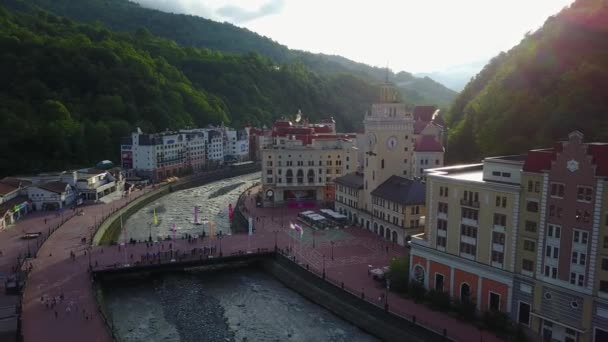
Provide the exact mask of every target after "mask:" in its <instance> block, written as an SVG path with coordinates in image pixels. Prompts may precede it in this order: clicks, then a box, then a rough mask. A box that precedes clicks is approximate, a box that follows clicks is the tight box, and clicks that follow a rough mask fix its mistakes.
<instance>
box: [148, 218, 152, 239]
mask: <svg viewBox="0 0 608 342" xmlns="http://www.w3.org/2000/svg"><path fill="white" fill-rule="evenodd" d="M148 231H149V235H148V242H152V222H148Z"/></svg>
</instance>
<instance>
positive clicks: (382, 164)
mask: <svg viewBox="0 0 608 342" xmlns="http://www.w3.org/2000/svg"><path fill="white" fill-rule="evenodd" d="M380 167H381V168H383V169H384V159H382V160H381V161H380Z"/></svg>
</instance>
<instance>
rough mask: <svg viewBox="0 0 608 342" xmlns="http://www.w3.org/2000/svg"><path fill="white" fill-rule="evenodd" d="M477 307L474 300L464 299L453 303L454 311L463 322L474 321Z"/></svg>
mask: <svg viewBox="0 0 608 342" xmlns="http://www.w3.org/2000/svg"><path fill="white" fill-rule="evenodd" d="M476 310H477V305H476V304H475V301H474V300H471V299H465V300H463V301H460V300H457V301H454V311H456V313H457V314H458V315H459V316H460V317H462V318H463V319H465V320H473V319H475V313H476Z"/></svg>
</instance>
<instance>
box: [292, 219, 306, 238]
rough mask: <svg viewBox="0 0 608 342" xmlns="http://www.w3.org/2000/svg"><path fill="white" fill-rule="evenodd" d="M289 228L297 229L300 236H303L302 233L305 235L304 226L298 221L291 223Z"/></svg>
mask: <svg viewBox="0 0 608 342" xmlns="http://www.w3.org/2000/svg"><path fill="white" fill-rule="evenodd" d="M289 228H291V229H293V230H295V231H296V232H298V233H300V237H302V235H304V229H303V228H302V226H300V225H299V224H297V223H292V222H290V223H289Z"/></svg>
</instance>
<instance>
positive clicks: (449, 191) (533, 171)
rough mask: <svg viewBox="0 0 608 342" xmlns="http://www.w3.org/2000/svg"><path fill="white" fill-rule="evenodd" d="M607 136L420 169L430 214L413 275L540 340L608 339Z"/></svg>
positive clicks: (572, 138)
mask: <svg viewBox="0 0 608 342" xmlns="http://www.w3.org/2000/svg"><path fill="white" fill-rule="evenodd" d="M607 176H608V144H606V143H584V142H583V135H582V134H581V133H580V132H573V133H571V134H570V135H569V136H568V139H567V140H566V141H561V142H558V143H557V144H556V145H555V146H554V147H553V148H548V149H539V150H531V151H529V152H528V153H526V154H525V155H521V156H508V157H494V158H486V159H484V160H483V163H482V164H475V165H463V166H455V167H444V168H438V169H431V170H428V171H427V172H426V179H427V194H428V197H427V209H428V221H427V225H426V229H425V232H424V234H421V235H419V236H415V237H414V238H413V239H412V244H411V247H412V248H411V256H410V257H411V274H412V279H413V280H415V281H418V282H420V283H422V284H423V285H424V286H425V287H427V288H429V289H436V290H440V291H446V292H448V293H449V294H450V295H451V297H452V298H454V299H456V300H472V301H474V302H475V303H476V305H477V308H478V310H480V311H491V310H495V311H500V312H504V313H507V314H509V315H510V316H511V318H512V319H513V320H514V321H515V322H517V323H520V324H522V325H523V326H526V327H529V328H530V329H531V330H532V331H534V332H536V333H538V334H539V336H540V337H542V339H543V340H546V341H606V340H608V195H607V194H606V193H605V191H604V187H605V186H606V184H605V183H606V179H607Z"/></svg>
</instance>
